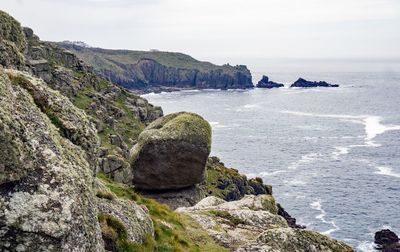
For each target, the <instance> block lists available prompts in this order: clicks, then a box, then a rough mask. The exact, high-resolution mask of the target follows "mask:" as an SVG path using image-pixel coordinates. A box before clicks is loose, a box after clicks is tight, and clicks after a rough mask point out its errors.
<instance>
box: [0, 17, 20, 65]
mask: <svg viewBox="0 0 400 252" xmlns="http://www.w3.org/2000/svg"><path fill="white" fill-rule="evenodd" d="M25 45H26V41H25V36H24V33H23V31H22V27H21V25H20V23H19V22H18V21H16V20H15V19H14V18H13V17H11V16H10V15H8V14H7V13H5V12H4V11H1V10H0V65H2V66H6V67H21V66H23V64H24V62H25V58H24V56H23V51H24V49H25Z"/></svg>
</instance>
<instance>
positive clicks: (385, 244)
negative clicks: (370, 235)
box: [375, 229, 400, 252]
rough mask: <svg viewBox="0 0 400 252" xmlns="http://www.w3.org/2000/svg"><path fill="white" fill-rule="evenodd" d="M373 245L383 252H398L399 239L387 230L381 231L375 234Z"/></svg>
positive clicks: (399, 248) (399, 250) (399, 251)
mask: <svg viewBox="0 0 400 252" xmlns="http://www.w3.org/2000/svg"><path fill="white" fill-rule="evenodd" d="M375 244H377V245H378V246H377V248H378V249H379V250H381V251H383V252H400V242H399V237H398V236H397V235H396V234H395V233H394V232H392V231H390V230H389V229H383V230H380V231H378V232H376V233H375Z"/></svg>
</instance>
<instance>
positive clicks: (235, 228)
mask: <svg viewBox="0 0 400 252" xmlns="http://www.w3.org/2000/svg"><path fill="white" fill-rule="evenodd" d="M176 211H177V212H180V213H186V214H188V215H189V216H191V217H192V218H193V219H194V220H196V221H197V222H198V223H199V224H200V225H201V226H202V227H203V228H204V229H205V230H207V232H208V233H209V234H210V235H211V236H212V237H213V238H214V239H215V240H216V241H218V242H219V243H220V244H221V245H223V246H224V247H227V248H230V249H235V248H237V247H239V246H241V245H243V244H245V243H246V242H248V241H249V240H252V239H254V238H255V237H256V236H257V235H259V234H260V233H262V232H263V231H264V230H265V229H270V228H278V227H287V223H286V221H285V219H283V218H282V217H281V216H279V215H277V214H276V211H277V209H276V205H275V200H274V199H273V197H272V196H271V195H259V196H254V195H247V196H245V197H244V198H243V199H241V200H239V201H232V202H226V201H224V200H222V199H219V198H216V197H213V196H210V197H207V198H205V199H203V200H201V201H200V202H199V203H197V204H196V205H195V206H193V207H188V208H178V209H177V210H176Z"/></svg>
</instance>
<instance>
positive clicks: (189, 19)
mask: <svg viewBox="0 0 400 252" xmlns="http://www.w3.org/2000/svg"><path fill="white" fill-rule="evenodd" d="M0 9H2V10H4V11H7V12H8V13H9V14H11V15H12V16H14V17H15V18H17V19H18V20H19V21H20V22H21V23H22V25H24V26H29V27H31V28H32V29H34V31H35V33H36V34H37V35H38V36H39V37H40V38H41V39H42V40H50V41H62V40H72V41H83V42H86V43H87V44H89V45H91V46H96V47H103V48H111V49H132V50H149V49H158V50H163V51H179V52H184V53H187V54H190V55H192V56H194V57H196V58H199V59H201V60H211V61H212V60H214V61H217V62H222V63H223V62H224V61H228V60H231V59H235V60H237V59H241V58H258V59H263V58H269V59H271V58H400V0H334V1H333V0H0Z"/></svg>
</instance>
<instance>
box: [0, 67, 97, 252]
mask: <svg viewBox="0 0 400 252" xmlns="http://www.w3.org/2000/svg"><path fill="white" fill-rule="evenodd" d="M16 74H20V73H17V72H15V71H13V70H3V69H0V108H1V109H0V129H1V131H0V143H1V148H0V157H1V159H2V162H1V165H0V171H1V172H0V250H1V251H102V250H103V247H104V246H103V241H102V238H101V234H100V227H99V223H98V221H97V208H96V202H95V199H94V193H93V189H92V184H93V175H94V174H93V168H91V167H90V163H89V162H88V159H87V158H88V157H87V155H85V153H84V151H83V150H82V148H81V147H80V146H78V145H75V144H73V143H72V142H71V141H70V140H68V139H67V138H64V137H63V136H62V135H61V134H60V130H59V129H58V128H57V126H56V125H55V123H54V121H52V120H51V118H49V116H48V115H46V114H45V113H43V112H42V111H41V109H40V108H39V106H38V105H37V104H36V103H35V98H34V97H33V95H32V94H31V93H30V92H29V90H26V89H25V86H23V85H17V84H15V83H14V82H13V81H12V80H10V78H9V76H15V75H16ZM32 81H35V82H37V83H35V84H38V83H40V82H39V81H38V80H32ZM32 85H34V84H32ZM48 95H49V96H52V97H51V98H49V97H48V98H49V100H51V101H57V102H60V105H61V103H63V105H64V106H63V107H65V108H69V107H71V106H72V105H71V104H70V102H69V100H66V99H64V98H62V97H61V95H59V94H58V93H55V92H54V93H52V92H50V93H48ZM70 112H76V111H70ZM77 116H79V113H78V115H77Z"/></svg>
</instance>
